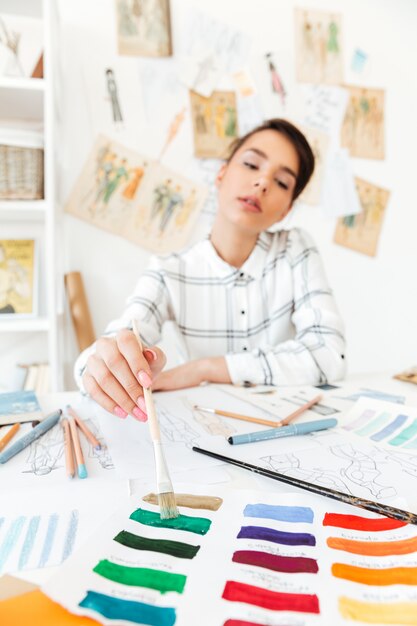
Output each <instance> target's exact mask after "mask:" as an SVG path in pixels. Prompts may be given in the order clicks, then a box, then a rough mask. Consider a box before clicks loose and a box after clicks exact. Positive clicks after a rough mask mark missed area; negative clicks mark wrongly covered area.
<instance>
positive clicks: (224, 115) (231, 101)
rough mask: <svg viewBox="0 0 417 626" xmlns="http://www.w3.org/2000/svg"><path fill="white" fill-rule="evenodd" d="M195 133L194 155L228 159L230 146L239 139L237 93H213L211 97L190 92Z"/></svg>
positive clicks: (202, 157)
mask: <svg viewBox="0 0 417 626" xmlns="http://www.w3.org/2000/svg"><path fill="white" fill-rule="evenodd" d="M190 103H191V116H192V120H193V131H194V156H195V157H197V158H199V159H225V158H226V157H227V151H228V148H229V147H230V144H231V143H233V141H234V140H235V139H236V138H237V137H238V134H239V130H238V119H237V104H236V94H235V92H234V91H213V93H212V94H211V96H210V97H209V98H205V97H204V96H200V94H198V93H197V92H195V91H190Z"/></svg>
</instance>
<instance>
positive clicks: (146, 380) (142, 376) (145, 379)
mask: <svg viewBox="0 0 417 626" xmlns="http://www.w3.org/2000/svg"><path fill="white" fill-rule="evenodd" d="M138 381H139V382H140V384H141V385H142V387H145V389H147V388H148V387H150V386H151V385H152V379H151V377H150V376H149V374H147V373H146V372H145V370H140V372H139V374H138Z"/></svg>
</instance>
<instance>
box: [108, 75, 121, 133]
mask: <svg viewBox="0 0 417 626" xmlns="http://www.w3.org/2000/svg"><path fill="white" fill-rule="evenodd" d="M105 76H106V88H107V94H108V99H109V101H110V105H111V117H112V120H113V124H114V125H115V127H116V128H118V127H119V126H120V125H121V124H123V115H122V109H121V107H120V98H119V94H118V89H117V82H116V76H115V73H114V70H113V69H112V68H111V67H108V68H107V69H106V70H105Z"/></svg>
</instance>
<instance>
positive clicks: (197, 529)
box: [130, 509, 211, 535]
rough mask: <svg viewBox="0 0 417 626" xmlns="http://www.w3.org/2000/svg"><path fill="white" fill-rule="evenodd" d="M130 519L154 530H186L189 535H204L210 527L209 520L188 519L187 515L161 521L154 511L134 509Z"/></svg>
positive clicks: (199, 518)
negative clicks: (154, 528)
mask: <svg viewBox="0 0 417 626" xmlns="http://www.w3.org/2000/svg"><path fill="white" fill-rule="evenodd" d="M130 519H133V520H134V521H135V522H139V523H140V524H145V525H146V526H154V527H156V528H172V529H174V530H188V532H190V533H196V534H198V535H205V534H206V533H207V532H208V530H209V528H210V526H211V520H209V519H207V518H206V517H190V516H189V515H178V517H175V518H174V519H161V516H160V515H159V513H155V512H154V511H146V510H145V509H136V511H133V513H132V515H130Z"/></svg>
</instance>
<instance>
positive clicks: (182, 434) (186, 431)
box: [158, 405, 200, 448]
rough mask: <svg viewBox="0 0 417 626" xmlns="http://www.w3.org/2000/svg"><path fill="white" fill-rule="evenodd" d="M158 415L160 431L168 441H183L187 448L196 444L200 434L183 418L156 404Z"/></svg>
mask: <svg viewBox="0 0 417 626" xmlns="http://www.w3.org/2000/svg"><path fill="white" fill-rule="evenodd" d="M158 415H159V426H160V429H161V432H162V433H163V435H164V436H165V437H166V439H167V440H168V441H169V442H171V443H183V444H184V445H185V446H186V447H187V448H192V447H193V446H195V445H196V442H197V441H198V439H199V438H200V434H199V433H198V432H197V431H196V430H194V429H193V428H192V427H191V426H190V425H189V424H188V423H187V421H186V420H185V419H182V417H179V416H178V415H173V414H172V413H169V412H168V411H167V410H166V409H164V408H163V407H161V406H160V405H159V406H158Z"/></svg>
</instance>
